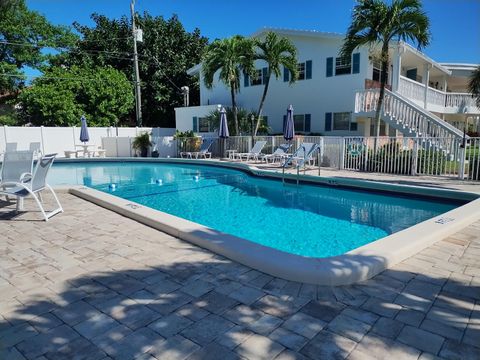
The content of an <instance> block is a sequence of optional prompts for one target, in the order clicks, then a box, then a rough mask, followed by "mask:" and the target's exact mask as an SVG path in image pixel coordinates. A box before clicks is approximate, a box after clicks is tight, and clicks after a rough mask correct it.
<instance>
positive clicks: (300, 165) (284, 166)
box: [282, 144, 321, 185]
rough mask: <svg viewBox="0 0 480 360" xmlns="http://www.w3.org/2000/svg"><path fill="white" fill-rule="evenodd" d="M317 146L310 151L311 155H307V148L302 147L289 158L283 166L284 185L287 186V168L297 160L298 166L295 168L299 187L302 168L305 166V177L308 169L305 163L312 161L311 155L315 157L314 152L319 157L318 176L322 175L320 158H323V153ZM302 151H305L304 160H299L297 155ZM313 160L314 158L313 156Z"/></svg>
mask: <svg viewBox="0 0 480 360" xmlns="http://www.w3.org/2000/svg"><path fill="white" fill-rule="evenodd" d="M315 145H316V146H315V147H314V148H313V149H312V150H311V151H310V153H309V154H305V147H303V146H302V147H301V148H299V149H297V151H295V153H293V154H292V156H290V157H289V158H287V159H286V160H285V162H284V163H283V164H282V184H283V185H285V168H286V167H287V166H288V165H290V164H293V160H294V158H295V160H296V164H295V167H296V168H297V185H298V184H299V183H300V167H302V166H303V174H304V175H305V174H306V172H307V167H306V166H305V163H306V162H307V161H309V160H310V155H313V153H314V152H317V155H318V159H317V161H318V175H320V156H321V151H319V150H320V146H319V145H318V144H315ZM300 149H302V150H303V154H304V156H303V158H298V157H296V156H295V155H297V153H298V152H299V151H300ZM312 158H313V156H312Z"/></svg>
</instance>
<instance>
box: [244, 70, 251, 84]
mask: <svg viewBox="0 0 480 360" xmlns="http://www.w3.org/2000/svg"><path fill="white" fill-rule="evenodd" d="M249 85H250V78H249V77H248V74H247V73H245V72H244V73H243V86H244V87H248V86H249Z"/></svg>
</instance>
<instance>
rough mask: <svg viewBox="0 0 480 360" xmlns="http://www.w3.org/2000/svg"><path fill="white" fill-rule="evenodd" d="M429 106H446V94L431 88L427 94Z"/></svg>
mask: <svg viewBox="0 0 480 360" xmlns="http://www.w3.org/2000/svg"><path fill="white" fill-rule="evenodd" d="M427 104H434V105H438V106H445V93H444V92H443V91H440V90H437V89H432V88H431V87H429V88H428V92H427Z"/></svg>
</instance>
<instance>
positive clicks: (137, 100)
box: [130, 0, 142, 127]
mask: <svg viewBox="0 0 480 360" xmlns="http://www.w3.org/2000/svg"><path fill="white" fill-rule="evenodd" d="M134 7H135V0H132V2H131V3H130V11H131V13H132V32H133V68H134V71H135V113H136V119H137V126H138V127H141V126H142V95H141V89H140V71H139V70H138V53H137V28H136V26H135V9H134Z"/></svg>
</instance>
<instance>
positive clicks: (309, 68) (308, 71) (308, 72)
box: [305, 60, 312, 79]
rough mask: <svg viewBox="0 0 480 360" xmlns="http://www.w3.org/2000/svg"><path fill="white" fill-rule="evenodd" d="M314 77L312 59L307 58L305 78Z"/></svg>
mask: <svg viewBox="0 0 480 360" xmlns="http://www.w3.org/2000/svg"><path fill="white" fill-rule="evenodd" d="M311 78H312V60H307V61H306V62H305V79H311Z"/></svg>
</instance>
